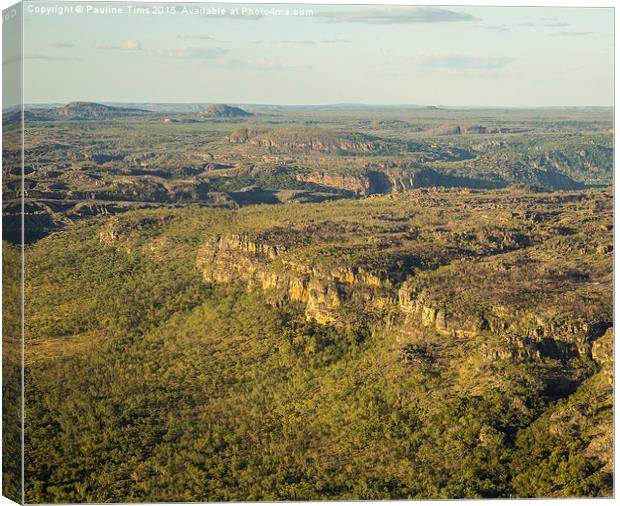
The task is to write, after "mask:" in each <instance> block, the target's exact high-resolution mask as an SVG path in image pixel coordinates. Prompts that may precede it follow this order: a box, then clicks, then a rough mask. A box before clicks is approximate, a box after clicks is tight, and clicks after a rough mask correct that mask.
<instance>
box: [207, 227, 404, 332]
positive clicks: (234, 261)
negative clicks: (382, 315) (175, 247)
mask: <svg viewBox="0 0 620 506" xmlns="http://www.w3.org/2000/svg"><path fill="white" fill-rule="evenodd" d="M197 265H198V267H199V269H200V270H201V271H202V273H203V276H204V279H205V281H207V282H214V283H233V282H235V281H242V282H244V283H246V284H247V285H248V286H249V287H258V288H261V289H263V290H266V291H272V292H273V293H274V294H275V295H276V296H279V297H283V298H284V299H286V300H290V301H293V302H297V303H300V304H302V305H303V306H304V308H305V313H306V316H307V317H308V318H313V319H315V320H317V321H318V322H319V323H334V322H337V321H338V320H339V319H340V317H341V315H342V314H341V312H343V311H344V312H347V311H348V310H355V309H356V308H358V309H361V308H364V310H365V311H367V312H373V311H378V312H382V311H385V310H387V309H388V308H389V307H390V306H391V305H393V304H394V302H395V299H394V296H393V293H392V290H391V288H392V283H391V282H390V281H389V280H387V279H382V278H380V277H378V276H376V275H374V274H372V273H369V272H367V271H366V270H365V269H363V268H361V267H345V266H343V267H337V268H332V269H329V268H324V267H319V266H312V265H307V264H303V263H301V262H298V261H296V260H295V256H294V255H290V254H288V249H287V247H286V246H281V245H273V244H267V243H265V242H260V241H256V240H252V239H250V238H249V237H248V236H244V235H239V234H230V235H224V236H220V237H217V238H215V239H213V240H211V241H208V242H207V243H206V244H204V245H203V246H202V247H201V249H200V251H199V252H198V255H197Z"/></svg>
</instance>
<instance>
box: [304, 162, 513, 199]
mask: <svg viewBox="0 0 620 506" xmlns="http://www.w3.org/2000/svg"><path fill="white" fill-rule="evenodd" d="M297 180H298V181H303V182H307V183H314V184H319V185H321V186H328V187H331V188H338V189H341V190H347V191H351V192H353V193H355V194H356V195H373V194H377V193H401V192H406V191H409V190H412V189H415V188H433V187H444V188H502V187H504V186H506V184H505V183H502V182H500V181H492V180H483V179H474V178H467V177H460V176H453V175H449V174H442V173H440V172H437V171H436V170H434V169H429V168H426V169H417V170H409V171H405V170H384V171H383V170H365V171H363V172H361V173H360V174H357V175H345V174H333V173H326V172H312V173H309V174H298V175H297Z"/></svg>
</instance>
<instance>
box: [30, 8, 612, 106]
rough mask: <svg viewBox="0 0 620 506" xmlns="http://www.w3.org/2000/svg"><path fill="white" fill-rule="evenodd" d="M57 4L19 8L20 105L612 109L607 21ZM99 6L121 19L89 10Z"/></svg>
mask: <svg viewBox="0 0 620 506" xmlns="http://www.w3.org/2000/svg"><path fill="white" fill-rule="evenodd" d="M61 5H62V4H61V3H56V2H44V3H43V2H30V3H28V4H26V7H25V14H24V17H25V21H24V31H25V34H24V40H25V47H24V79H25V86H24V99H25V101H26V102H31V103H32V102H68V101H71V100H93V101H119V102H124V101H127V102H132V101H133V102H228V103H262V104H325V103H345V102H347V103H368V104H405V103H407V104H428V105H430V104H437V105H453V106H563V105H570V106H572V105H574V106H585V105H611V104H612V100H613V11H612V10H611V9H605V8H592V9H589V8H557V7H548V8H543V7H514V8H510V7H475V8H474V7H464V6H459V7H442V8H438V7H371V6H322V5H315V6H312V5H303V6H302V5H288V6H287V5H278V6H275V7H277V8H279V9H282V10H285V9H289V11H290V12H289V14H290V15H288V16H286V15H273V14H276V13H271V12H266V13H262V14H263V15H261V14H260V13H259V14H256V13H252V15H241V14H238V15H234V14H232V13H231V12H230V10H231V9H232V8H235V7H236V6H234V5H231V4H220V5H219V6H218V5H216V4H202V7H203V8H204V9H207V8H208V9H216V8H218V7H221V8H224V9H227V11H226V14H225V15H222V14H213V13H212V12H205V11H204V10H203V11H200V12H193V11H183V7H182V5H183V4H176V5H175V6H174V7H175V11H176V12H175V13H174V14H172V13H163V14H158V13H157V14H156V13H155V11H151V13H150V14H147V13H136V12H133V13H130V12H129V11H128V5H129V4H122V3H111V4H105V3H97V4H91V9H90V12H88V13H85V12H82V13H76V12H73V13H64V14H63V15H60V14H58V13H57V12H49V11H48V12H43V13H41V12H35V11H36V10H37V9H35V7H45V8H48V9H49V8H52V10H53V8H55V7H57V6H61ZM64 5H73V6H75V5H76V4H71V3H65V4H64ZM80 5H82V6H84V8H85V9H86V8H87V7H88V4H86V3H83V4H80ZM134 5H135V6H137V7H147V8H148V7H152V6H154V5H155V4H134ZM106 6H109V7H116V8H117V9H119V8H122V9H123V12H120V13H117V14H113V13H109V12H108V13H105V12H104V13H95V12H92V8H94V7H98V8H99V9H100V10H105V7H106ZM166 6H167V7H170V4H166ZM191 7H192V8H194V9H196V8H197V7H200V4H191ZM247 7H250V8H252V9H260V8H261V7H263V8H270V7H272V6H259V5H250V6H247ZM295 9H297V10H299V9H304V10H306V12H305V14H306V15H304V16H300V15H294V12H293V11H294V10H295ZM308 10H311V11H312V15H309V14H310V13H309V12H308Z"/></svg>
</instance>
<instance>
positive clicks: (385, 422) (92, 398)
mask: <svg viewBox="0 0 620 506" xmlns="http://www.w3.org/2000/svg"><path fill="white" fill-rule="evenodd" d="M607 195H608V194H607V193H605V192H589V193H587V192H584V193H580V194H567V195H565V196H559V195H558V194H551V195H545V196H542V197H541V196H539V195H525V194H510V193H505V194H503V195H499V196H498V194H497V193H476V192H472V193H460V192H454V191H445V192H424V191H418V192H414V193H412V194H406V195H401V196H397V197H393V196H392V197H376V198H372V199H365V200H361V201H355V200H346V201H341V202H328V203H322V204H306V205H297V206H295V205H292V206H281V207H280V206H276V207H270V206H253V207H247V208H243V209H240V210H237V211H231V210H217V209H200V208H189V209H170V210H166V209H160V210H150V211H136V212H131V213H127V214H125V215H122V216H119V217H115V218H111V219H96V220H94V221H93V220H91V221H88V222H84V223H80V224H75V225H73V226H70V227H69V228H68V229H67V230H66V231H63V232H59V233H56V234H52V235H51V236H48V237H47V238H44V239H42V240H40V241H38V242H37V243H36V244H34V245H32V246H30V247H29V248H28V250H27V257H26V269H27V270H26V294H27V295H26V301H27V307H26V313H27V314H30V315H31V317H30V318H29V319H28V320H27V354H26V363H27V369H26V395H27V397H26V398H27V402H26V500H27V501H28V502H84V501H86V502H109V501H116V502H118V501H129V502H133V501H195V500H202V501H216V500H278V499H281V500H283V499H287V500H302V499H321V498H329V499H380V498H459V497H468V498H472V497H566V496H601V495H610V494H611V491H612V476H613V475H612V471H611V469H610V468H609V464H608V462H607V460H606V458H607V457H606V456H605V455H604V453H601V451H597V450H596V444H595V443H596V441H597V438H599V439H600V437H602V436H604V435H605V434H607V435H608V436H609V435H610V434H611V404H610V403H611V385H610V383H608V382H607V381H606V380H603V379H602V378H604V377H606V376H605V374H607V372H606V371H608V370H609V369H608V368H609V363H608V362H601V361H600V360H598V358H597V361H593V360H592V358H589V357H590V356H591V355H590V352H586V353H583V354H582V353H579V352H576V351H575V352H571V353H569V354H568V355H566V356H564V355H556V354H554V353H551V352H549V353H548V346H547V344H546V341H545V339H542V336H541V340H540V342H537V341H536V340H535V339H532V340H531V341H527V340H526V341H522V342H520V343H519V342H516V341H514V338H515V337H517V336H518V333H517V334H512V333H510V332H505V333H501V332H499V333H494V332H491V331H490V330H489V329H486V330H485V329H482V330H480V331H479V332H477V333H476V334H472V335H470V334H467V335H464V334H460V333H459V332H458V331H456V330H455V331H454V332H452V331H450V332H448V333H446V332H444V331H439V330H441V329H435V328H434V327H427V326H425V324H424V323H423V321H422V320H419V321H418V320H412V319H411V318H416V316H415V315H412V316H410V317H407V318H404V317H402V316H398V311H399V310H398V307H399V306H398V303H397V302H396V299H390V296H389V294H390V293H392V292H391V291H397V290H399V289H401V288H402V289H405V288H407V289H408V288H410V285H411V283H412V282H415V280H416V279H417V278H418V277H420V283H422V284H424V286H426V290H427V292H428V293H429V296H430V294H433V295H434V296H435V297H436V299H437V300H442V299H441V294H442V293H443V292H442V290H443V288H442V284H441V282H440V280H441V279H442V277H443V276H446V275H447V273H448V272H449V271H448V270H446V269H450V268H451V267H450V266H451V265H452V264H453V262H456V263H455V264H454V265H455V266H458V265H460V264H459V262H465V261H466V259H468V258H470V259H472V261H473V260H476V263H478V264H480V265H481V268H482V269H484V268H486V267H485V265H486V264H488V263H491V262H492V264H493V265H494V266H495V267H494V269H496V268H497V266H499V265H504V266H506V269H507V270H508V272H511V271H512V268H511V267H510V263H511V262H515V263H516V265H520V264H521V263H524V265H528V264H527V262H524V261H520V260H515V259H514V257H515V255H524V254H526V252H529V253H528V254H529V255H531V256H533V257H535V258H537V261H538V262H541V263H542V264H543V265H544V266H546V267H547V268H549V267H550V266H552V265H554V266H555V268H556V269H562V268H563V266H564V264H563V263H561V262H559V263H558V260H557V259H556V258H555V257H554V256H553V254H552V252H553V251H559V250H558V249H557V248H563V247H565V246H566V245H567V244H569V243H570V242H571V240H572V241H575V245H576V246H575V248H576V249H579V248H580V245H579V238H580V237H583V239H584V240H585V238H586V237H589V239H590V242H589V243H588V245H589V246H588V247H590V248H592V249H591V250H586V251H584V252H583V253H582V258H583V259H584V260H585V262H586V263H583V264H582V267H581V269H582V270H583V271H584V272H585V270H587V271H588V276H587V279H586V278H584V277H583V276H575V275H572V277H571V278H570V279H571V280H572V281H571V283H573V284H569V285H568V287H567V288H566V291H567V292H568V293H573V294H580V295H581V296H583V297H585V298H588V300H590V301H592V305H591V306H588V307H589V308H590V309H589V310H588V311H585V312H584V313H583V314H582V313H580V311H581V310H580V309H579V308H578V307H576V306H575V307H574V308H572V309H571V310H570V311H569V313H568V315H566V314H565V312H563V311H560V309H559V308H560V307H561V306H559V305H558V303H556V302H552V303H550V306H549V308H551V309H552V308H555V309H556V310H557V311H558V313H562V314H563V315H564V316H565V317H566V318H570V319H573V320H576V319H578V318H581V317H583V318H586V317H587V319H588V321H589V323H590V324H591V325H593V326H595V325H594V324H595V323H597V322H598V323H604V322H609V320H608V319H609V317H610V316H609V314H608V313H607V304H610V292H611V284H610V281H608V280H607V281H604V282H603V285H602V293H600V294H599V293H598V292H592V293H591V292H588V291H587V290H588V288H589V287H590V284H589V283H590V282H596V280H597V279H598V280H603V279H607V278H605V276H608V275H610V272H611V256H610V255H608V254H606V253H603V252H601V251H599V250H597V242H600V243H601V244H603V245H605V244H607V242H606V241H607V240H608V238H609V237H610V234H611V232H610V230H611V228H610V226H609V228H608V225H609V224H610V223H611V218H610V216H611V207H610V202H611V201H610V200H609V199H607ZM551 202H555V203H554V204H553V206H554V207H553V209H554V211H553V212H549V213H547V214H545V210H548V209H550V206H551V205H552V204H551ZM500 203H501V204H503V205H506V208H507V209H510V211H507V214H504V211H502V210H501V209H499V210H498V207H499V205H500ZM593 206H594V207H596V206H598V208H599V211H598V212H599V215H598V216H597V217H596V219H595V221H596V226H595V225H594V222H593V221H592V220H590V219H589V212H590V209H591V208H592V207H593ZM489 209H494V212H493V213H492V214H491V213H489ZM468 216H469V217H468ZM485 216H486V218H485ZM504 216H506V217H507V218H506V219H509V220H512V221H511V223H512V225H511V228H508V229H507V228H506V226H505V224H503V222H502V220H503V219H504V218H503V217H504ZM564 221H566V222H567V223H568V222H569V221H570V224H571V227H572V229H570V230H564V229H562V228H561V227H562V226H564ZM494 223H495V224H496V226H497V228H493V226H492V224H494ZM500 225H501V226H500ZM567 226H568V225H567ZM589 227H591V228H592V230H591V229H590V228H589ZM595 229H596V230H597V232H596V233H594V232H593V231H594V230H595ZM560 230H561V231H563V232H562V233H564V234H569V235H567V236H562V235H561V234H560V232H559V231H560ZM500 231H501V232H503V233H504V236H500V235H498V234H500ZM506 231H508V232H506ZM231 234H232V236H235V234H237V235H236V236H235V237H237V236H238V237H241V242H235V241H234V240H233V239H230V241H231V242H230V245H229V246H228V249H225V248H224V243H221V244H220V246H219V248H220V249H219V250H213V249H212V248H213V247H214V246H213V244H214V243H213V241H217V240H218V239H217V238H222V237H228V236H230V235H231ZM330 234H331V235H330ZM596 234H598V236H597V235H596ZM411 237H415V238H416V239H415V241H413V240H412V239H411ZM562 237H565V239H562ZM369 238H372V240H369ZM408 238H409V239H408ZM407 240H409V241H411V242H407ZM433 240H434V242H433ZM218 244H219V243H218ZM226 244H228V243H226ZM260 244H262V245H264V246H263V247H262V248H263V249H260V248H259V246H258V245H260ZM361 244H366V245H367V247H366V248H365V249H363V248H361V247H360V246H361ZM265 245H280V246H282V247H285V248H286V249H282V250H277V251H281V252H279V253H277V254H275V257H274V258H272V259H271V260H268V258H270V257H268V255H267V252H268V251H270V250H267V249H265V248H266V246H265ZM355 245H357V246H355ZM345 246H346V247H345ZM222 248H224V249H222ZM316 248H319V250H317V249H316ZM218 251H219V253H218ZM317 251H322V252H323V253H321V254H317ZM397 252H400V253H397ZM405 252H408V255H409V256H408V257H405V256H404V254H405ZM210 255H214V256H210ZM217 255H236V257H235V258H236V264H237V265H238V266H239V267H240V269H241V270H242V271H243V272H244V274H241V271H240V273H237V271H236V270H235V267H234V265H233V264H232V263H231V262H230V259H231V258H233V257H227V256H223V257H222V258H219V257H218V256H217ZM339 255H341V256H339ZM410 257H411V258H413V259H415V261H413V260H411V259H410V260H403V259H404V258H410ZM480 258H484V261H483V262H482V263H481V262H480ZM331 259H333V264H332V263H331V262H332V260H331ZM425 259H427V260H425ZM432 259H435V260H434V261H433V260H432ZM220 261H222V262H223V265H224V266H228V268H227V270H226V272H225V273H226V274H229V275H231V276H232V277H231V278H230V279H229V281H228V282H226V283H224V282H212V281H211V279H213V278H214V277H217V276H222V275H224V274H225V273H220V272H219V271H218V262H220ZM571 261H572V260H571V256H570V255H568V256H567V259H566V262H567V265H568V264H569V263H570V262H571ZM209 262H210V263H209ZM270 262H271V263H270ZM322 262H326V264H325V265H324V266H321V265H322ZM545 262H548V263H545ZM293 264H294V265H297V266H298V267H293ZM302 264H304V265H312V266H313V268H314V269H315V273H314V274H313V276H314V277H313V278H312V279H311V280H310V282H311V283H315V284H318V283H326V285H325V289H326V290H327V292H329V290H330V289H331V288H330V287H331V286H332V285H331V284H330V283H332V282H333V281H329V278H328V277H325V276H328V274H322V273H330V272H332V273H334V274H333V275H338V276H343V277H342V280H341V281H340V282H338V283H339V284H338V286H339V290H340V292H339V296H338V297H339V298H340V299H339V300H340V306H338V307H336V306H334V307H332V306H330V305H329V304H328V303H327V302H325V304H326V305H325V306H321V307H319V306H320V303H321V300H322V299H321V300H319V299H317V301H315V302H316V303H317V304H319V306H312V307H311V304H310V303H309V300H308V299H304V298H303V297H300V298H298V299H293V298H291V297H290V296H288V295H287V294H286V293H285V290H284V286H279V285H278V286H275V287H274V288H262V287H261V286H260V284H259V285H257V284H256V282H254V283H253V284H252V279H253V278H251V277H250V272H254V274H255V275H257V276H258V274H257V273H258V272H259V270H260V269H267V270H269V269H271V268H273V269H275V270H274V272H278V273H279V276H280V278H282V279H285V278H286V276H293V275H296V274H295V273H296V272H298V270H297V269H301V267H299V266H300V265H302ZM438 264H445V265H446V266H447V267H440V265H438ZM338 265H339V266H340V267H342V268H344V267H345V266H358V269H359V268H362V267H363V268H364V269H365V270H363V271H362V272H361V273H360V271H356V272H357V274H356V276H357V277H355V278H354V279H352V280H350V281H346V279H345V277H346V273H342V274H339V273H336V272H335V271H334V269H335V268H336V266H338ZM471 265H472V266H473V265H474V264H473V263H472V264H471ZM252 266H253V267H252ZM249 267H251V268H249ZM438 267H439V268H438ZM540 269H541V272H542V271H543V270H544V268H543V267H540ZM456 270H457V272H455V273H453V274H451V275H452V276H457V275H461V276H463V279H460V280H459V281H458V282H457V283H454V284H455V285H458V286H459V287H461V288H462V289H463V290H465V288H466V287H467V286H469V287H470V288H471V287H474V288H475V287H479V286H480V281H478V280H477V279H476V278H475V276H474V277H473V278H472V277H469V278H468V277H467V276H472V275H473V274H472V272H471V271H470V270H468V269H465V268H460V267H459V268H456ZM302 271H303V269H302ZM299 272H301V271H299ZM304 272H305V271H304ZM414 272H417V273H418V274H417V275H416V276H409V274H410V273H414ZM388 273H389V275H388ZM459 273H460V274H459ZM373 275H374V276H377V278H379V279H383V277H384V276H385V277H387V278H389V279H391V281H390V283H391V284H390V285H389V288H388V287H387V286H388V285H385V286H382V287H381V286H378V285H377V286H375V285H374V284H373V283H374V282H373V279H374V278H372V276H373ZM433 275H436V276H437V283H436V284H434V285H432V284H428V282H429V281H428V280H431V279H432V277H433ZM483 275H485V276H488V274H483ZM321 276H324V277H321ZM551 276H553V274H551ZM556 276H557V275H556ZM256 279H259V278H256ZM265 279H267V278H265ZM554 279H556V282H557V283H558V284H557V285H552V288H551V290H553V291H554V292H557V290H558V287H559V286H561V285H562V284H565V283H566V282H567V279H568V278H562V277H557V278H554ZM580 280H581V281H580ZM526 282H532V283H534V281H528V278H524V281H523V283H526ZM549 282H551V281H549ZM425 283H426V284H425ZM467 283H469V284H467ZM498 283H499V281H498ZM312 286H314V285H312ZM317 286H318V285H317ZM501 286H503V285H501V284H498V285H497V286H495V285H493V284H492V282H491V281H490V279H489V281H487V285H486V287H485V288H486V290H488V292H489V294H490V296H492V297H494V298H495V303H496V304H497V301H498V300H502V301H503V302H504V303H505V304H516V305H519V306H520V307H524V308H529V309H530V310H533V311H536V310H539V311H546V310H547V309H546V308H543V307H541V306H540V305H539V306H535V305H534V306H532V305H531V304H533V302H532V301H529V297H530V296H531V294H529V293H528V292H527V291H523V296H522V297H519V293H521V290H522V288H519V292H518V293H517V292H515V291H514V290H513V291H511V292H509V293H508V294H507V295H502V292H501V290H500V287H501ZM597 286H598V285H597ZM373 287H374V288H373ZM432 287H435V288H436V290H437V292H430V291H429V290H430V288H432ZM283 290H284V291H283ZM372 290H376V291H375V292H373V291H372ZM310 291H311V290H310ZM358 291H359V293H360V294H366V295H370V294H374V295H373V296H372V297H363V298H362V299H363V300H365V302H361V300H362V299H359V300H358V299H356V297H357V295H356V294H357V293H358ZM472 293H476V292H472ZM478 293H479V292H478ZM380 296H381V297H383V298H384V299H385V300H384V303H385V304H386V306H385V308H384V311H383V312H382V313H381V315H383V316H380V315H379V314H375V313H373V310H372V308H371V306H372V303H373V301H374V302H378V301H379V297H380ZM508 296H510V297H512V298H510V297H508ZM307 297H311V293H308V295H307ZM458 300H461V303H460V306H458V307H457V306H456V301H453V304H452V305H451V306H447V307H448V308H449V314H450V315H451V317H450V316H449V317H448V318H447V321H448V322H450V321H453V322H455V323H453V324H452V325H457V324H459V325H460V319H459V317H458V314H459V311H461V312H464V311H467V310H468V309H469V310H474V309H475V311H477V312H479V311H484V310H489V307H487V306H486V305H485V304H484V300H483V299H479V298H476V297H472V298H471V300H470V299H469V298H467V297H465V296H464V295H463V296H461V295H459V296H458ZM558 300H559V299H558ZM596 300H599V301H600V302H599V303H600V307H599V305H597V304H599V303H595V301H596ZM476 304H478V305H476ZM353 307H357V308H359V309H356V310H355V312H356V314H357V318H356V319H354V318H352V317H350V315H349V316H347V317H346V318H344V319H343V320H341V319H340V317H338V316H337V315H339V314H340V315H347V314H348V313H347V311H350V310H352V308H353ZM311 310H317V311H319V312H318V313H317V316H320V315H323V316H325V314H326V312H329V311H331V312H332V313H333V314H334V315H335V316H334V318H335V321H334V322H333V323H330V322H328V321H324V322H323V323H319V322H318V321H317V319H315V318H312V317H311V313H310V311H311ZM508 312H510V311H509V310H508ZM373 314H374V316H373ZM388 314H391V316H388ZM319 319H320V318H319ZM447 325H448V326H450V325H451V324H450V323H448V324H447ZM515 325H516V323H515ZM558 325H559V323H558ZM580 335H581V334H580ZM561 336H564V337H561ZM599 336H600V331H598V330H593V334H592V336H591V337H589V338H588V339H591V340H594V342H595V343H596V342H598V341H597V340H598V339H599ZM550 337H551V339H552V340H554V339H567V340H568V339H573V338H572V337H571V336H570V335H569V334H561V333H559V334H557V335H556V334H552V335H551V336H550ZM511 339H512V340H511ZM574 339H576V340H577V341H578V339H577V337H575V338H574ZM577 341H574V342H577ZM588 342H589V343H590V344H588V346H591V342H592V341H588ZM588 349H589V348H588ZM519 350H521V351H519ZM596 356H597V357H598V355H596ZM605 360H607V359H605ZM566 385H569V388H568V389H567V388H566ZM575 406H577V408H575ZM575 409H578V410H580V411H579V413H581V415H580V416H578V417H577V418H576V420H577V421H576V422H575V423H576V424H577V425H575V424H574V423H573V422H571V424H569V425H566V423H565V422H564V420H565V419H566V415H565V413H566V412H567V410H568V412H571V413H572V412H574V411H575ZM573 418H575V417H573ZM571 427H572V428H571ZM568 428H571V429H570V431H568V432H564V430H565V429H568ZM575 434H578V437H576V436H575Z"/></svg>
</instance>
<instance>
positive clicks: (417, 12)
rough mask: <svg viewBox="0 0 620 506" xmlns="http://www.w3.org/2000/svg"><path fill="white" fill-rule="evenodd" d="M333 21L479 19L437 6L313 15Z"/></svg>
mask: <svg viewBox="0 0 620 506" xmlns="http://www.w3.org/2000/svg"><path fill="white" fill-rule="evenodd" d="M314 17H315V18H320V19H323V20H326V21H330V22H333V23H367V24H372V25H380V24H409V23H446V22H455V21H480V19H478V18H476V17H474V16H472V15H471V14H466V13H464V12H456V11H451V10H448V9H439V8H437V7H368V8H364V9H359V10H355V11H351V10H348V11H337V12H335V11H324V12H318V13H315V15H314Z"/></svg>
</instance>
